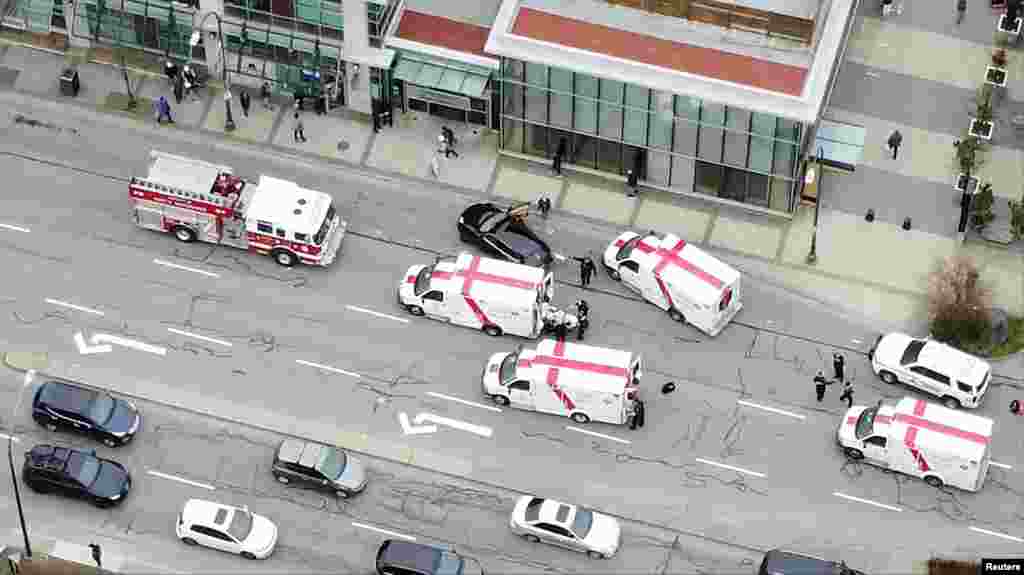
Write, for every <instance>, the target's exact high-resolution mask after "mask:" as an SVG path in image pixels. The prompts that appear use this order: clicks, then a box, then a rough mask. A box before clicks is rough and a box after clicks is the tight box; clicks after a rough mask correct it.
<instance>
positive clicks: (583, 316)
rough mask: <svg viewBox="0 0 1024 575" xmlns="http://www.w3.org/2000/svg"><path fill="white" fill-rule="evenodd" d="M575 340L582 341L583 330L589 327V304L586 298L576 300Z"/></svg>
mask: <svg viewBox="0 0 1024 575" xmlns="http://www.w3.org/2000/svg"><path fill="white" fill-rule="evenodd" d="M576 319H577V322H576V340H577V341H583V332H585V331H587V328H589V327H590V305H588V304H587V301H586V300H582V299H581V300H579V301H577V302H576Z"/></svg>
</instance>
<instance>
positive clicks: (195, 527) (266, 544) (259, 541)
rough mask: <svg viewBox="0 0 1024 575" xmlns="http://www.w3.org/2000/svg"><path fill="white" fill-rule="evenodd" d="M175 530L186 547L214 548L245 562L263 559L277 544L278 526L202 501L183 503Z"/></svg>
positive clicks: (244, 511) (245, 512) (236, 509)
mask: <svg viewBox="0 0 1024 575" xmlns="http://www.w3.org/2000/svg"><path fill="white" fill-rule="evenodd" d="M175 531H176V533H177V534H178V538H179V539H181V540H182V541H183V542H185V543H186V544H188V545H204V546H206V547H213V548H214V549H219V550H221V551H227V552H228V553H237V554H238V555H241V556H242V557H245V558H247V559H266V558H267V557H269V556H270V554H271V553H273V552H274V546H275V545H277V526H276V525H274V523H273V522H272V521H270V520H269V519H267V518H266V517H263V516H262V515H256V514H255V513H250V512H249V510H248V509H247V508H243V507H233V506H231V505H224V504H221V503H214V502H212V501H203V500H202V499H189V500H188V501H186V502H185V508H184V509H182V511H181V513H180V514H179V515H178V524H177V526H176V527H175Z"/></svg>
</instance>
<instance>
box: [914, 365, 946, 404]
mask: <svg viewBox="0 0 1024 575" xmlns="http://www.w3.org/2000/svg"><path fill="white" fill-rule="evenodd" d="M910 371H911V372H912V373H913V378H914V381H915V382H916V383H917V386H918V387H920V388H921V389H923V390H925V391H927V392H929V393H932V394H934V395H937V396H939V397H941V396H943V395H947V394H948V393H949V392H950V387H949V378H948V377H946V376H945V375H942V374H941V373H939V372H937V371H935V370H932V369H928V368H927V367H925V366H923V365H915V366H913V367H911V368H910Z"/></svg>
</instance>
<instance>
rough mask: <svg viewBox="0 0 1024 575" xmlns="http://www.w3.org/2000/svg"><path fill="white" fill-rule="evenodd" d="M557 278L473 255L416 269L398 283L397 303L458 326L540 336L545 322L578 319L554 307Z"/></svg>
mask: <svg viewBox="0 0 1024 575" xmlns="http://www.w3.org/2000/svg"><path fill="white" fill-rule="evenodd" d="M553 286H554V279H553V277H552V275H551V272H548V271H545V270H544V269H542V268H536V267H533V266H527V265H523V264H517V263H512V262H505V261H501V260H495V259H491V258H485V257H481V256H475V255H472V254H469V253H461V254H459V255H458V256H457V257H456V258H455V259H454V260H452V259H448V260H444V259H439V260H438V261H436V262H435V263H434V264H433V265H415V266H412V267H410V268H409V270H408V271H407V272H406V273H405V276H404V277H403V279H402V281H401V283H399V284H398V303H399V305H401V306H402V307H404V308H405V309H406V311H408V312H409V313H411V314H413V315H418V316H427V317H431V318H434V319H439V320H442V321H448V322H451V323H453V324H455V325H463V326H467V327H472V328H475V329H479V330H483V331H484V332H486V333H487V334H488V335H493V336H499V335H502V334H505V333H508V334H512V335H518V336H521V337H527V338H535V337H537V336H539V335H540V334H541V332H542V331H543V330H544V322H545V319H548V320H550V319H552V318H564V319H565V321H566V323H567V324H568V325H570V326H574V325H576V318H575V316H572V315H571V314H568V313H566V312H564V311H559V310H557V309H556V308H555V307H554V306H553V305H551V296H552V293H553Z"/></svg>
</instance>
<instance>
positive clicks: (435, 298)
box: [423, 290, 444, 301]
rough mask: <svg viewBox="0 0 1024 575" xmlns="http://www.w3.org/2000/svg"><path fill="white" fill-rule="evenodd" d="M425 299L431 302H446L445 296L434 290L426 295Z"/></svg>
mask: <svg viewBox="0 0 1024 575" xmlns="http://www.w3.org/2000/svg"><path fill="white" fill-rule="evenodd" d="M423 299H428V300H431V301H444V294H443V293H441V292H440V291H438V290H434V291H432V292H429V293H427V294H426V295H424V296H423Z"/></svg>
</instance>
